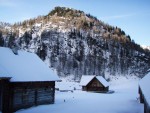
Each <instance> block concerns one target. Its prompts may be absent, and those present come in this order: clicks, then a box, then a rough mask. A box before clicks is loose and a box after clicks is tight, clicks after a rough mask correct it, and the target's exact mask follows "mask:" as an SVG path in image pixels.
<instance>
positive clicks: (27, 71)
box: [0, 47, 59, 113]
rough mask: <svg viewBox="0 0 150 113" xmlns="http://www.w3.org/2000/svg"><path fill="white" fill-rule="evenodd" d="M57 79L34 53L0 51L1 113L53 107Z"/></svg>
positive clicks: (5, 49) (2, 48)
mask: <svg viewBox="0 0 150 113" xmlns="http://www.w3.org/2000/svg"><path fill="white" fill-rule="evenodd" d="M58 80H59V78H58V76H57V75H56V74H55V73H54V72H53V70H51V69H50V68H49V67H48V66H46V65H45V63H44V62H43V61H42V60H41V59H40V58H39V57H38V56H37V55H36V54H34V53H29V52H25V51H22V50H19V51H12V50H11V49H9V48H4V47H0V111H2V113H12V112H15V111H17V110H19V109H23V108H28V107H31V106H37V105H42V104H53V103H54V98H55V81H58Z"/></svg>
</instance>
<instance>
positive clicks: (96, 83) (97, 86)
mask: <svg viewBox="0 0 150 113" xmlns="http://www.w3.org/2000/svg"><path fill="white" fill-rule="evenodd" d="M80 85H81V86H82V90H83V91H97V92H107V91H108V90H109V83H108V82H107V81H106V80H105V79H104V78H103V77H102V76H96V75H83V76H82V77H81V81H80Z"/></svg>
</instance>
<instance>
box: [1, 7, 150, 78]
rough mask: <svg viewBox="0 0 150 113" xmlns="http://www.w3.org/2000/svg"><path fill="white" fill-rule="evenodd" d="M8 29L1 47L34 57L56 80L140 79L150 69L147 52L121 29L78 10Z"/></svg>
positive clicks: (55, 13) (57, 10)
mask: <svg viewBox="0 0 150 113" xmlns="http://www.w3.org/2000/svg"><path fill="white" fill-rule="evenodd" d="M10 29H11V30H6V31H5V32H3V31H4V30H1V33H0V34H1V35H0V40H2V41H0V45H2V46H6V47H10V48H12V47H13V46H14V45H17V46H19V47H20V48H21V49H24V50H26V51H31V52H34V53H36V54H37V55H39V56H40V58H41V59H42V60H44V61H45V62H48V65H49V66H50V67H53V68H55V69H56V70H57V72H58V74H59V76H69V75H74V79H79V78H80V77H81V75H83V74H96V75H102V76H104V77H105V78H110V76H116V75H123V76H126V75H130V76H131V75H136V76H138V77H143V76H144V75H145V73H146V71H147V70H148V69H149V68H150V62H149V61H150V57H149V56H150V52H149V51H146V50H144V49H143V48H141V47H140V45H138V44H136V43H135V42H134V41H133V40H132V39H131V38H130V36H129V35H126V34H125V32H124V31H123V30H121V29H120V28H118V27H113V26H110V25H108V24H105V23H103V22H101V21H100V20H98V19H97V18H96V17H94V16H91V15H90V14H85V13H84V12H83V11H80V10H75V9H70V8H65V7H56V8H55V9H54V10H52V11H51V12H50V13H49V14H47V15H46V16H38V17H37V18H35V19H30V20H26V21H23V22H22V23H15V24H14V25H12V27H11V28H10ZM2 42H3V43H2Z"/></svg>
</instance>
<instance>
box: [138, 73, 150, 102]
mask: <svg viewBox="0 0 150 113" xmlns="http://www.w3.org/2000/svg"><path fill="white" fill-rule="evenodd" d="M139 85H140V88H141V90H142V93H143V95H144V97H145V99H146V101H147V103H148V104H149V105H150V88H149V86H150V72H149V73H148V74H147V75H146V76H145V77H144V78H142V79H141V80H140V82H139Z"/></svg>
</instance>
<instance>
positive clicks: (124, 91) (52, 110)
mask: <svg viewBox="0 0 150 113" xmlns="http://www.w3.org/2000/svg"><path fill="white" fill-rule="evenodd" d="M56 88H59V89H60V90H62V92H60V91H56V96H55V98H56V99H55V104H51V105H41V106H38V107H32V108H29V109H22V110H19V111H17V112H16V113H143V111H144V110H143V109H144V108H143V104H140V103H139V102H138V100H137V98H138V80H137V79H126V78H119V79H116V80H115V81H113V82H111V86H110V90H113V91H115V92H114V93H112V94H103V93H93V92H85V91H81V90H79V89H81V87H79V83H74V82H66V81H64V80H63V82H58V83H56ZM74 89H76V90H74ZM65 90H73V92H72V91H68V92H66V91H65Z"/></svg>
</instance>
